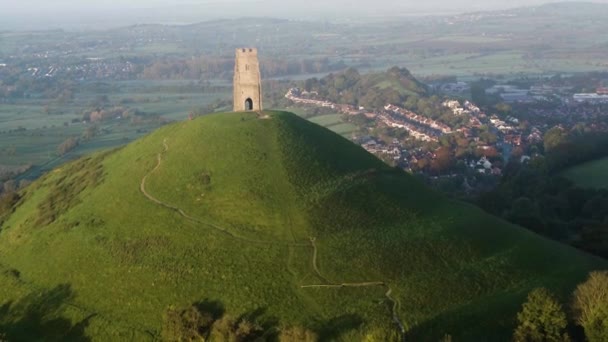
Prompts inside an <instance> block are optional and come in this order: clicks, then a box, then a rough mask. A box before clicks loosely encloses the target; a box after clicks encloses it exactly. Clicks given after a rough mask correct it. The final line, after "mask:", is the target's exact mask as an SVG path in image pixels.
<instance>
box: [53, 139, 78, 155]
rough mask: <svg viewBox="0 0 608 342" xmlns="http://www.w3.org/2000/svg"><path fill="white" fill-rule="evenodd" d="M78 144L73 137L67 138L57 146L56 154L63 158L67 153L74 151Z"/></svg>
mask: <svg viewBox="0 0 608 342" xmlns="http://www.w3.org/2000/svg"><path fill="white" fill-rule="evenodd" d="M79 143H80V142H79V139H78V138H74V137H72V138H68V139H66V140H65V141H64V142H63V143H61V145H59V147H57V153H59V155H61V156H63V155H65V154H67V153H68V152H70V151H72V150H73V149H75V148H76V146H78V144H79Z"/></svg>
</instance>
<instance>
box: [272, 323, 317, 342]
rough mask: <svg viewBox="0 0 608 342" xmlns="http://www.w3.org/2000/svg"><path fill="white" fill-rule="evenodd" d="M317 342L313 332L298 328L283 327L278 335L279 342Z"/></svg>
mask: <svg viewBox="0 0 608 342" xmlns="http://www.w3.org/2000/svg"><path fill="white" fill-rule="evenodd" d="M318 340H319V337H318V336H317V334H316V333H315V332H314V331H311V330H308V329H306V328H303V327H300V326H293V327H285V328H283V329H281V332H280V334H279V341H280V342H314V341H318Z"/></svg>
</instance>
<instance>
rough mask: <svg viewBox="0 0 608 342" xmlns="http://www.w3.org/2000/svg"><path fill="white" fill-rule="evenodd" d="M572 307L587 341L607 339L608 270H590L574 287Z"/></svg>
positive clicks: (598, 341)
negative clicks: (583, 279) (587, 275)
mask: <svg viewBox="0 0 608 342" xmlns="http://www.w3.org/2000/svg"><path fill="white" fill-rule="evenodd" d="M572 309H573V310H574V315H575V319H576V323H577V324H579V325H580V326H582V327H583V329H584V330H585V336H586V337H587V340H588V341H589V342H596V341H597V342H600V341H608V271H603V272H592V273H591V274H590V275H589V279H587V281H586V282H584V283H582V284H580V285H579V286H578V287H577V288H576V290H575V291H574V298H573V302H572Z"/></svg>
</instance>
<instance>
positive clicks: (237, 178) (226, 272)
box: [0, 112, 606, 341]
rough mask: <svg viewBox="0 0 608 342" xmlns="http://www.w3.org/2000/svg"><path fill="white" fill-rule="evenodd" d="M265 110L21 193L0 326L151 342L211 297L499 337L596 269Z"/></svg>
mask: <svg viewBox="0 0 608 342" xmlns="http://www.w3.org/2000/svg"><path fill="white" fill-rule="evenodd" d="M268 114H269V117H268V118H267V119H258V118H257V116H256V115H255V114H245V113H231V114H214V115H209V116H205V117H201V118H198V119H196V120H194V121H187V122H180V123H176V124H172V125H168V126H165V127H163V128H161V129H159V130H157V131H156V132H154V133H152V134H150V135H148V136H146V137H144V138H142V139H140V140H137V141H135V142H133V143H131V144H129V145H127V146H126V147H124V148H121V149H119V150H114V151H109V152H105V153H99V154H95V155H92V156H90V157H87V158H84V159H81V160H78V161H75V162H73V163H70V164H67V165H65V166H63V167H61V168H59V169H57V170H55V171H53V172H51V173H49V174H47V175H46V176H44V177H43V178H41V179H39V180H38V181H36V182H35V183H34V184H32V185H31V186H30V187H28V188H27V189H26V190H25V191H24V192H23V193H22V194H21V199H20V200H19V202H18V204H17V205H16V207H15V208H14V210H13V211H12V212H11V213H9V214H6V215H4V220H3V223H2V225H1V226H0V229H1V230H0V331H2V330H4V331H6V334H7V336H8V337H9V338H11V337H12V338H15V339H22V340H36V339H40V338H41V336H45V339H46V340H49V339H53V338H56V339H61V340H64V339H67V338H79V337H82V336H88V337H91V338H93V339H94V340H153V339H157V338H159V337H160V336H161V335H160V334H161V333H160V331H161V326H162V322H163V315H164V314H165V312H166V311H167V309H168V308H169V307H185V306H188V305H191V304H193V303H200V302H203V303H209V302H212V303H218V302H219V303H221V306H222V307H223V308H224V310H225V312H226V313H227V314H230V315H232V316H234V317H239V316H241V315H249V316H250V317H255V318H256V319H258V320H264V321H265V322H266V323H268V322H271V323H272V324H273V325H274V326H276V327H280V326H283V325H299V326H304V327H307V328H309V329H311V330H315V331H317V332H318V334H319V336H320V337H321V338H322V339H326V340H334V339H337V340H344V341H353V340H363V339H368V340H381V341H383V340H389V339H390V338H394V336H396V334H395V332H396V331H398V330H399V329H398V328H397V325H396V324H395V321H397V320H398V321H399V322H401V324H402V325H403V327H404V329H405V330H407V337H408V338H410V339H412V340H428V341H432V340H438V339H439V338H441V337H442V336H443V335H444V334H446V333H449V334H451V335H452V336H454V338H456V339H457V340H480V339H482V338H483V339H497V340H504V339H506V338H508V336H510V334H511V331H512V329H513V326H514V318H515V313H516V311H517V310H518V308H519V306H520V304H521V303H522V302H523V299H524V297H525V295H526V294H527V293H528V292H529V291H530V290H531V289H532V288H534V287H537V286H547V287H549V288H551V289H553V290H555V291H557V292H558V293H560V294H563V295H565V294H568V293H570V291H571V290H572V289H573V287H574V286H575V285H576V284H577V283H578V282H580V281H582V280H583V279H584V277H585V276H586V274H587V272H588V271H590V270H592V269H597V268H606V264H605V263H604V262H602V261H600V260H599V259H595V258H592V257H590V256H588V255H585V254H582V253H580V252H578V251H576V250H574V249H572V248H569V247H565V246H562V245H559V244H557V243H555V242H551V241H549V240H546V239H543V238H541V237H539V236H537V235H534V234H532V233H530V232H528V231H526V230H524V229H521V228H519V227H516V226H512V225H509V224H507V223H505V222H503V221H500V220H498V219H496V218H494V217H492V216H489V215H487V214H484V213H483V212H482V211H481V210H479V209H477V208H475V207H472V206H470V205H467V204H463V203H459V202H453V201H449V200H447V199H445V198H443V197H442V196H440V195H438V194H436V193H433V192H431V191H430V190H428V189H427V188H426V187H425V186H424V185H422V184H420V183H419V182H418V181H416V180H415V179H414V178H412V177H410V176H408V175H406V174H404V173H402V172H401V171H398V170H394V169H391V168H389V167H388V166H386V165H385V164H383V163H381V162H380V161H379V160H377V159H376V158H375V157H373V156H372V155H370V154H368V153H366V152H365V151H364V150H363V149H361V148H360V147H358V146H356V145H354V144H352V143H350V142H349V141H347V140H345V139H343V138H341V137H340V136H338V135H337V134H335V133H332V132H330V131H329V130H327V129H323V128H321V127H319V126H317V125H315V124H312V123H309V122H307V121H305V120H304V119H300V118H298V117H297V116H295V115H293V114H289V113H282V112H269V113H268ZM0 216H2V215H0ZM340 284H342V285H340ZM311 285H324V286H311ZM393 316H395V317H393Z"/></svg>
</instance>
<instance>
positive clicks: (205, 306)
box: [193, 299, 226, 321]
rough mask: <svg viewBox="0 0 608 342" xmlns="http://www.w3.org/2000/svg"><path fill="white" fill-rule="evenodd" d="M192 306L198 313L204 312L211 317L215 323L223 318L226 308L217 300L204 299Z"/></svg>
mask: <svg viewBox="0 0 608 342" xmlns="http://www.w3.org/2000/svg"><path fill="white" fill-rule="evenodd" d="M193 306H194V307H195V308H196V309H198V311H199V312H206V313H208V314H209V315H211V318H212V319H213V320H214V321H216V320H218V319H220V318H222V317H223V316H224V313H226V308H225V307H224V304H222V302H220V301H217V300H209V299H205V300H203V301H201V302H196V303H194V304H193Z"/></svg>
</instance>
